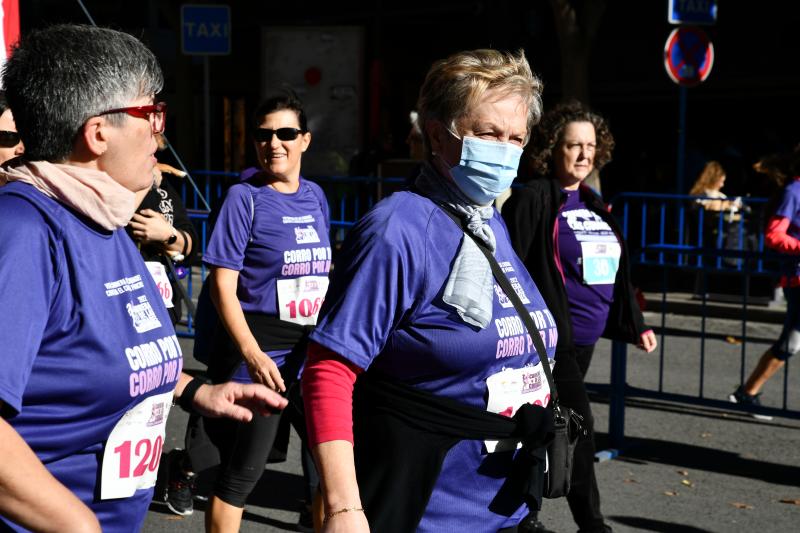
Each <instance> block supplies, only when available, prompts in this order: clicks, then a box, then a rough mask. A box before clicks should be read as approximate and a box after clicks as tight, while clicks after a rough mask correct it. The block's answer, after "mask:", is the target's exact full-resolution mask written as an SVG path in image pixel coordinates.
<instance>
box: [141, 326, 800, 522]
mask: <svg viewBox="0 0 800 533" xmlns="http://www.w3.org/2000/svg"><path fill="white" fill-rule="evenodd" d="M647 318H648V320H649V322H650V323H651V325H655V326H659V325H660V315H650V314H648V316H647ZM706 328H707V331H708V334H707V337H706V341H705V344H706V355H705V358H706V363H705V365H706V366H705V385H704V394H705V396H706V397H709V398H716V399H724V398H726V397H727V395H728V394H729V393H730V392H731V391H732V390H733V388H734V387H735V386H736V385H738V383H739V373H740V359H741V345H740V344H736V342H737V341H738V340H739V338H740V337H741V325H740V323H738V322H735V321H733V320H725V319H708V320H707V323H706ZM699 329H700V319H699V318H697V317H686V316H677V315H667V319H666V323H665V331H666V332H668V335H667V337H666V339H665V348H666V350H665V356H664V365H663V366H664V378H663V390H664V391H665V392H676V393H683V394H697V392H698V389H699V381H698V379H699V378H698V376H699V373H700V365H699V353H700V339H699V338H698V333H697V332H698V331H699ZM779 329H780V327H779V325H777V324H762V323H752V324H750V326H749V327H748V331H747V335H748V343H747V351H746V371H747V372H749V370H750V369H751V368H752V366H753V365H754V364H755V361H756V360H757V358H758V357H759V356H760V354H761V353H762V352H763V350H764V349H765V348H766V347H767V346H768V345H769V344H770V343H771V341H772V340H773V339H774V338H775V337H776V336H777V334H778V331H779ZM729 336H730V337H733V338H732V339H728V340H726V337H729ZM731 341H732V342H731ZM184 347H185V353H187V354H191V350H190V349H188V348H189V347H190V343H189V342H186V343H184ZM609 354H610V343H608V342H606V341H601V343H600V344H599V345H598V349H597V352H596V354H595V360H594V361H593V363H592V368H591V370H590V373H589V377H588V381H590V382H593V383H608V379H609V377H608V376H609V368H610V357H609ZM628 362H629V364H628V383H629V384H630V385H633V386H637V387H643V388H644V387H647V388H657V387H658V369H659V365H660V359H659V355H658V353H655V354H644V353H641V352H639V351H637V350H635V349H631V350H630V351H629V359H628ZM186 366H187V368H197V367H198V365H197V363H196V362H194V361H193V360H191V358H190V357H187V361H186ZM798 367H800V365H797V364H795V365H794V366H792V367H790V369H789V374H788V383H789V385H790V389H789V395H788V405H789V408H791V409H795V410H800V390H799V389H800V375H798V373H799V372H800V371H799V370H798ZM782 381H783V374H782V373H781V374H778V375H777V376H776V377H775V378H774V379H773V380H772V381H771V382H770V383H769V384H768V385H767V387H766V389H765V391H764V396H763V401H764V403H765V404H767V405H770V406H774V407H779V406H780V405H781V402H782ZM596 400H597V401H595V403H594V404H593V409H594V412H595V418H596V427H597V429H598V439H599V441H600V443H599V447H600V448H602V447H603V446H604V441H605V440H606V439H605V437H606V431H607V428H608V405H607V403H606V402H605V401H604V400H603V399H601V398H597V399H596ZM185 420H186V416H185V415H184V413H182V412H181V411H180V409H175V410H173V412H172V415H171V416H170V421H169V426H168V435H167V436H168V439H167V441H168V445H167V446H165V449H167V450H169V449H171V448H172V447H175V446H179V442H180V441H182V439H183V427H184V424H185ZM626 436H627V437H628V439H627V443H626V446H625V448H624V449H623V450H622V451H621V454H620V456H619V457H617V458H616V459H614V460H611V461H604V462H601V463H597V464H596V469H597V477H598V481H599V485H600V490H601V495H602V499H603V511H604V513H605V514H606V516H607V517H608V520H609V523H610V524H611V525H612V526H613V528H614V531H615V532H622V533H625V532H632V531H658V532H687V533H699V532H707V531H708V532H750V531H757V532H759V533H768V532H790V531H797V529H798V526H797V524H798V523H800V445H798V443H800V420H796V419H790V418H775V419H774V420H773V421H769V422H764V421H757V420H754V419H752V418H750V417H749V416H747V415H743V414H740V413H735V412H726V411H723V410H718V409H711V408H705V407H696V406H685V405H681V404H675V403H669V402H665V401H655V400H639V399H631V400H630V401H629V402H628V409H627V410H626ZM297 442H298V441H297V440H296V439H295V440H294V441H293V444H294V446H292V449H291V450H290V456H289V459H288V461H287V462H286V463H283V464H280V465H270V466H269V468H268V469H267V470H266V472H265V474H264V476H263V478H262V480H261V482H260V484H259V486H258V489H257V493H256V494H255V495H254V496H253V498H252V502H251V504H249V505H248V507H247V510H246V512H245V521H244V523H243V526H242V531H245V532H247V531H260V532H265V531H266V532H271V531H295V527H294V524H295V523H296V521H297V513H296V508H297V507H296V505H297V501H298V499H299V498H300V497H301V494H302V488H301V476H300V474H299V473H300V464H299V458H298V453H297V446H296V443H297ZM781 500H785V501H789V502H794V503H782V502H781ZM197 507H198V510H197V511H196V512H195V513H194V515H193V516H191V517H188V518H181V517H177V516H174V515H172V514H171V513H169V512H168V510H167V509H166V507H164V506H163V505H161V504H158V503H154V504H153V505H152V506H151V512H150V513H149V515H148V517H147V521H146V522H145V527H144V531H147V532H162V531H164V532H166V531H170V532H173V531H175V532H182V531H201V530H202V527H203V513H202V510H201V509H202V502H197ZM541 518H542V520H543V521H544V522H545V524H546V525H548V526H549V527H550V528H551V529H554V530H556V531H558V532H572V531H575V529H576V528H575V526H574V524H573V523H572V520H571V517H570V515H569V510H568V508H567V505H566V501H565V500H563V499H561V500H554V501H547V502H546V507H545V509H544V510H543V512H542V517H541ZM476 531H479V524H476Z"/></svg>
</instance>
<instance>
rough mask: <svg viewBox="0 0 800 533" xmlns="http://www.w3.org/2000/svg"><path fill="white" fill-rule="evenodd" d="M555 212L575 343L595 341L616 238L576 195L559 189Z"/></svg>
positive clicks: (612, 274) (614, 265) (615, 260)
mask: <svg viewBox="0 0 800 533" xmlns="http://www.w3.org/2000/svg"><path fill="white" fill-rule="evenodd" d="M563 192H564V193H566V195H567V201H566V202H564V205H563V206H562V207H561V209H560V210H559V213H558V255H559V259H560V260H561V266H562V268H563V270H564V278H565V279H566V289H567V298H568V299H569V310H570V316H571V318H572V335H573V339H574V342H575V344H577V345H579V346H587V345H591V344H594V343H596V342H597V339H599V338H600V335H602V334H603V330H604V329H605V327H606V320H607V319H608V310H609V307H610V306H611V301H612V299H613V297H614V279H615V278H616V273H617V270H618V268H619V253H620V248H619V240H618V239H617V236H616V235H615V234H614V231H613V230H612V229H611V227H610V226H609V225H608V223H606V222H605V221H603V219H602V218H601V217H600V216H599V215H597V214H596V213H594V212H592V211H591V210H590V209H589V208H588V207H587V206H586V204H585V203H584V202H582V201H581V199H580V191H577V190H576V191H566V190H565V191H563Z"/></svg>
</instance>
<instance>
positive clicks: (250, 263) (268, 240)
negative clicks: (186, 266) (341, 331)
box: [203, 175, 331, 382]
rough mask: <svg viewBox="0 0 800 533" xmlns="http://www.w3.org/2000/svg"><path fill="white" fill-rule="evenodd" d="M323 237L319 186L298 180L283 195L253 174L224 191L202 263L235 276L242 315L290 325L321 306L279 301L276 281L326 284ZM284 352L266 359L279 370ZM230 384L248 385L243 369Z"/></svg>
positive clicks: (325, 220)
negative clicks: (258, 315) (234, 272)
mask: <svg viewBox="0 0 800 533" xmlns="http://www.w3.org/2000/svg"><path fill="white" fill-rule="evenodd" d="M329 232H330V219H329V216H328V203H327V201H326V199H325V193H323V192H322V189H320V187H319V185H317V184H316V183H312V182H310V181H307V180H305V179H303V178H302V177H301V178H300V187H299V188H298V189H297V191H296V192H294V193H292V194H283V193H280V192H278V191H276V190H275V189H273V188H271V187H268V186H266V185H265V183H264V180H263V176H261V175H255V176H253V177H251V178H249V179H248V180H246V181H244V182H242V183H237V184H236V185H233V186H232V187H231V188H230V189H229V190H228V194H227V196H226V197H225V202H224V203H223V204H222V210H221V211H220V214H219V218H218V219H217V223H216V225H215V226H214V232H213V234H212V235H211V240H210V241H209V243H208V249H207V250H206V253H205V255H204V256H203V262H205V263H206V264H209V265H212V266H218V267H223V268H228V269H231V270H237V271H238V272H239V285H238V287H237V291H236V295H237V297H238V298H239V302H240V303H241V305H242V310H243V311H245V312H254V313H263V314H266V315H271V316H277V317H280V318H282V319H289V320H293V319H296V318H297V317H298V315H300V316H302V314H306V313H307V312H309V311H310V310H313V309H316V311H318V310H319V307H320V306H321V304H322V301H321V300H320V301H316V297H315V298H311V300H312V301H311V304H310V305H311V307H310V308H309V307H308V304H307V303H305V302H303V298H300V299H299V300H298V301H296V302H295V301H293V300H291V299H289V298H288V297H285V296H284V297H283V298H282V299H281V298H279V296H278V293H279V288H281V287H284V286H285V285H284V284H283V283H282V282H281V281H280V280H289V279H294V278H304V281H305V280H308V283H314V282H315V280H316V281H319V282H320V283H327V278H328V272H329V271H330V267H331V244H330V237H329ZM320 278H321V279H320ZM323 280H324V281H323ZM281 294H285V293H283V292H282V293H281ZM292 306H294V307H292ZM287 353H289V350H273V351H270V352H269V356H270V357H271V358H272V359H273V360H274V361H275V364H276V365H278V366H282V365H283V363H284V362H285V356H286V354H287ZM234 379H235V380H236V381H242V382H249V381H250V378H249V375H248V373H247V369H246V367H245V365H244V364H242V366H241V367H240V369H239V371H237V373H236V375H235V376H234Z"/></svg>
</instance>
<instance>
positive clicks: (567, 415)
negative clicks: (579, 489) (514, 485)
mask: <svg viewBox="0 0 800 533" xmlns="http://www.w3.org/2000/svg"><path fill="white" fill-rule="evenodd" d="M582 421H583V417H582V416H581V415H579V414H578V413H576V412H575V411H573V410H572V409H570V408H569V407H564V406H561V405H558V403H557V402H556V403H554V404H553V440H552V441H550V445H548V446H547V471H546V472H545V478H544V493H543V494H542V495H543V496H544V497H545V498H562V497H564V496H566V495H567V494H569V489H570V484H571V481H572V458H573V456H574V455H575V446H576V445H577V444H578V439H579V438H581V437H582V436H583V435H584V434H585V433H586V430H584V429H583V427H582V426H581V422H582Z"/></svg>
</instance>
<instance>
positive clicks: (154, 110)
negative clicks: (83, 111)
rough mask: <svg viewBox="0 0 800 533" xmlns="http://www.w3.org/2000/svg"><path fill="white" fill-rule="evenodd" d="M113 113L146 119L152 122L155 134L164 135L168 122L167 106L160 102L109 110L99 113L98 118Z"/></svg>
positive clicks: (151, 125)
mask: <svg viewBox="0 0 800 533" xmlns="http://www.w3.org/2000/svg"><path fill="white" fill-rule="evenodd" d="M112 113H127V114H128V115H130V116H132V117H137V118H144V119H147V120H149V121H150V127H151V128H152V130H153V133H163V132H164V126H165V125H166V122H167V104H166V103H165V102H158V103H157V104H152V105H140V106H136V107H120V108H119V109H109V110H108V111H103V112H102V113H98V116H102V115H110V114H112Z"/></svg>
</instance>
